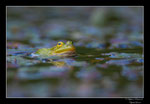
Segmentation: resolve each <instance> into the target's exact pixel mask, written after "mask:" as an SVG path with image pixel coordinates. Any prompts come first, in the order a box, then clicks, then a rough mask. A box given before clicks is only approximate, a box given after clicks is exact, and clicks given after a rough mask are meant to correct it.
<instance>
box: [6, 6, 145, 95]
mask: <svg viewBox="0 0 150 104" xmlns="http://www.w3.org/2000/svg"><path fill="white" fill-rule="evenodd" d="M143 23H144V19H143V7H7V34H6V36H7V97H143V93H144V91H143V70H144V69H143V63H144V54H143V46H144V41H143V35H144V27H143ZM68 40H71V41H73V43H74V46H75V47H76V51H77V54H78V56H77V57H73V58H60V59H54V60H53V61H52V62H43V61H42V60H41V59H38V60H35V59H33V58H30V57H27V56H26V55H23V54H22V55H21V54H19V55H17V54H13V53H15V52H32V51H35V50H36V49H39V48H50V47H53V46H55V45H56V44H57V42H58V41H63V42H66V41H68Z"/></svg>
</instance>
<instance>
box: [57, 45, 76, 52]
mask: <svg viewBox="0 0 150 104" xmlns="http://www.w3.org/2000/svg"><path fill="white" fill-rule="evenodd" d="M69 51H71V52H73V51H75V47H73V46H67V48H65V49H58V50H56V51H55V53H67V52H69Z"/></svg>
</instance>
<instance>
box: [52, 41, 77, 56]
mask: <svg viewBox="0 0 150 104" xmlns="http://www.w3.org/2000/svg"><path fill="white" fill-rule="evenodd" d="M56 47H57V48H56V49H55V51H54V52H55V53H68V52H75V47H74V46H73V42H72V41H67V42H66V44H65V43H64V42H58V43H57V46H56Z"/></svg>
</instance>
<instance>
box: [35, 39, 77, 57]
mask: <svg viewBox="0 0 150 104" xmlns="http://www.w3.org/2000/svg"><path fill="white" fill-rule="evenodd" d="M34 54H36V55H40V56H48V57H49V56H63V57H67V56H76V48H75V46H74V45H73V42H72V41H67V42H66V43H64V42H62V41H59V42H58V43H57V45H56V46H54V47H52V48H41V49H38V50H37V51H36V52H35V53H34Z"/></svg>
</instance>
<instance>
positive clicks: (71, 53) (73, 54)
mask: <svg viewBox="0 0 150 104" xmlns="http://www.w3.org/2000/svg"><path fill="white" fill-rule="evenodd" d="M57 55H58V56H65V57H66V56H67V57H69V56H76V55H77V54H76V52H75V51H66V52H63V53H57Z"/></svg>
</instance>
